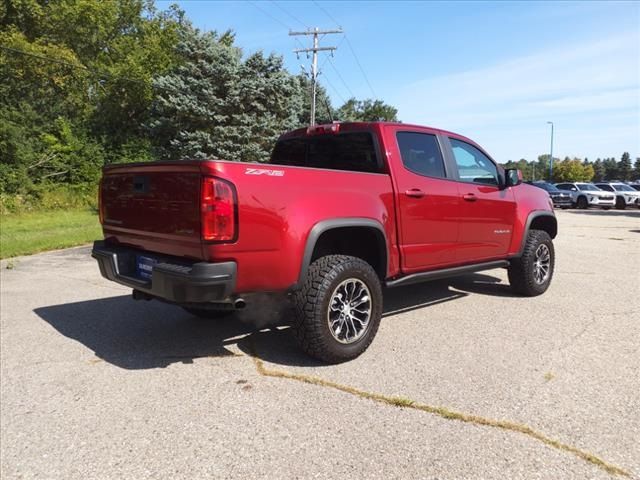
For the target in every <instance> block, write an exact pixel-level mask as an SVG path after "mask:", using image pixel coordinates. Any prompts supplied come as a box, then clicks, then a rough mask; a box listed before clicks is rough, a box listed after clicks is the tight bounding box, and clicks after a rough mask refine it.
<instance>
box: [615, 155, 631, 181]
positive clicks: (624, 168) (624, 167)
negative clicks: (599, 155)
mask: <svg viewBox="0 0 640 480" xmlns="http://www.w3.org/2000/svg"><path fill="white" fill-rule="evenodd" d="M618 172H619V175H620V180H625V181H626V180H631V172H632V168H631V155H629V152H624V153H623V154H622V157H621V158H620V163H619V164H618Z"/></svg>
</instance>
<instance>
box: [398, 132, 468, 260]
mask: <svg viewBox="0 0 640 480" xmlns="http://www.w3.org/2000/svg"><path fill="white" fill-rule="evenodd" d="M393 134H394V135H395V141H393V139H391V138H390V135H389V137H388V140H389V143H390V145H392V148H390V153H391V154H392V155H393V156H394V157H395V158H396V161H394V162H391V163H392V164H393V168H394V172H393V173H394V175H393V178H394V180H395V186H396V202H397V203H396V205H397V206H398V212H399V222H400V223H399V234H400V235H399V237H400V256H401V265H402V271H403V272H404V273H412V272H417V271H421V270H429V269H432V268H437V267H441V266H446V265H450V264H452V263H454V262H455V255H456V253H455V252H456V247H457V241H458V213H459V212H458V210H459V208H460V203H461V202H460V197H459V195H458V188H457V182H456V181H455V180H454V179H451V178H448V176H447V170H446V168H445V163H444V160H443V155H442V149H441V146H440V142H439V140H438V137H437V136H436V135H435V134H432V133H426V132H421V131H412V130H411V129H410V128H407V129H405V128H403V127H398V128H397V129H395V130H394V131H393Z"/></svg>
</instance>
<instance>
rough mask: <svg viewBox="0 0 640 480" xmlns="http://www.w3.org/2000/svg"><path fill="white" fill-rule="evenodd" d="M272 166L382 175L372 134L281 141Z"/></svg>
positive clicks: (272, 158) (350, 134) (324, 136)
mask: <svg viewBox="0 0 640 480" xmlns="http://www.w3.org/2000/svg"><path fill="white" fill-rule="evenodd" d="M269 163H272V164H277V165H293V166H299V167H315V168H328V169H332V170H348V171H352V172H369V173H380V172H381V171H382V169H381V167H380V163H379V161H378V156H377V154H376V148H375V145H374V143H373V136H372V135H371V133H369V132H354V133H341V134H338V135H318V136H315V137H314V136H311V137H299V138H288V139H285V140H281V141H279V142H278V143H277V144H276V146H275V148H274V149H273V153H272V154H271V161H270V162H269Z"/></svg>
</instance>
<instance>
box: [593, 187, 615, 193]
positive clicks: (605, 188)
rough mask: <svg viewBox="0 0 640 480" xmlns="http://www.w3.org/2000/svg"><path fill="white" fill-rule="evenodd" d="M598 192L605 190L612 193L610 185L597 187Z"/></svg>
mask: <svg viewBox="0 0 640 480" xmlns="http://www.w3.org/2000/svg"><path fill="white" fill-rule="evenodd" d="M597 187H598V188H599V189H600V190H606V191H607V192H613V191H614V190H613V187H612V186H611V185H597Z"/></svg>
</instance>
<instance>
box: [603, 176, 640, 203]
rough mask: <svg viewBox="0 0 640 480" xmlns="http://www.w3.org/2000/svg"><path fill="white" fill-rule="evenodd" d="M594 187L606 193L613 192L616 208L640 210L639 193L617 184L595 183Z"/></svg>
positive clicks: (627, 186)
mask: <svg viewBox="0 0 640 480" xmlns="http://www.w3.org/2000/svg"><path fill="white" fill-rule="evenodd" d="M595 185H596V187H598V188H599V189H601V190H604V191H607V192H613V193H614V194H615V196H616V208H617V209H619V210H624V209H625V208H627V207H632V206H635V207H639V208H640V192H639V191H637V190H635V189H634V188H632V187H630V186H629V185H625V184H624V183H619V182H602V183H596V184H595Z"/></svg>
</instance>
